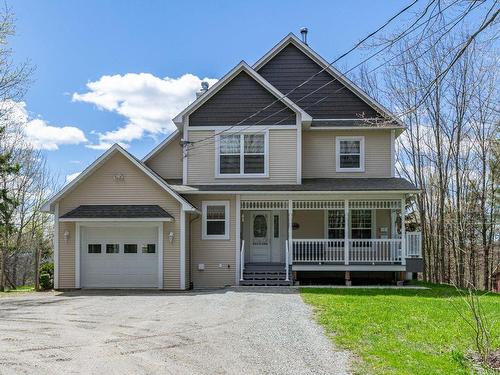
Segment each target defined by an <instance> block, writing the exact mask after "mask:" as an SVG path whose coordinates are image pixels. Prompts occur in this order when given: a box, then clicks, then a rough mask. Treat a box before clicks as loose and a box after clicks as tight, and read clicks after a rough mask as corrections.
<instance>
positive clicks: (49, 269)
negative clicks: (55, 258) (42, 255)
mask: <svg viewBox="0 0 500 375" xmlns="http://www.w3.org/2000/svg"><path fill="white" fill-rule="evenodd" d="M42 273H48V274H49V275H50V278H51V279H53V278H54V263H44V264H42V265H41V266H40V275H41V274H42Z"/></svg>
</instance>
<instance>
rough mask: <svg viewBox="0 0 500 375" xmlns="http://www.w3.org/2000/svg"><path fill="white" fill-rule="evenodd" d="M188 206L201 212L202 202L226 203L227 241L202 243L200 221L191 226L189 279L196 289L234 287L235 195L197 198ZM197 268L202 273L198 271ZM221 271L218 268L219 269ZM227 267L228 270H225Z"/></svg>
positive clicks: (200, 219)
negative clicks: (227, 210) (227, 206)
mask: <svg viewBox="0 0 500 375" xmlns="http://www.w3.org/2000/svg"><path fill="white" fill-rule="evenodd" d="M190 201H191V203H192V204H193V205H194V206H195V207H196V208H198V209H199V210H200V211H201V207H202V202H203V201H229V213H230V220H229V239H228V240H202V238H201V231H202V218H201V215H200V218H199V219H198V220H195V221H193V222H192V223H191V279H192V282H193V286H194V287H195V288H211V287H222V286H226V285H234V284H235V281H236V200H235V196H234V195H208V194H207V195H196V196H194V197H192V198H191V199H190ZM198 264H204V265H205V270H204V271H199V270H198ZM220 264H221V265H222V267H219V265H220ZM228 266H229V267H228Z"/></svg>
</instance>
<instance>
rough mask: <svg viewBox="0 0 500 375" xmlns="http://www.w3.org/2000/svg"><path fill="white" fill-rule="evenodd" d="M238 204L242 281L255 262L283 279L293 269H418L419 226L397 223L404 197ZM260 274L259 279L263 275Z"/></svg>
mask: <svg viewBox="0 0 500 375" xmlns="http://www.w3.org/2000/svg"><path fill="white" fill-rule="evenodd" d="M238 205H239V207H237V210H238V211H239V213H238V215H237V216H238V218H239V223H237V224H239V227H240V242H239V243H240V248H239V261H240V266H239V267H240V268H239V271H240V283H241V284H248V282H247V281H248V280H249V276H250V273H251V272H249V270H254V269H255V268H256V267H257V268H258V266H259V264H262V265H267V271H269V272H271V271H272V272H274V276H276V275H279V276H282V279H279V280H282V281H292V275H293V274H294V273H295V272H302V271H331V272H332V271H344V272H351V271H353V272H356V271H364V272H367V271H369V272H370V271H373V272H378V271H384V272H387V271H390V272H401V273H402V272H417V271H419V264H420V263H421V239H420V232H406V228H405V226H404V225H401V223H404V222H405V198H404V197H402V198H398V199H371V200H359V199H342V200H339V199H337V200H333V199H331V200H330V199H328V200H327V199H324V200H312V199H311V200H306V199H288V200H250V199H244V198H241V199H240V201H239V202H238ZM417 263H418V264H417ZM269 267H271V268H269ZM259 276H261V281H262V280H264V279H266V277H267V276H268V275H267V274H266V273H265V272H264V273H262V274H260V275H259ZM347 276H348V274H347V273H346V279H347ZM250 281H251V280H250ZM252 285H253V284H252ZM256 285H257V284H256ZM260 285H262V284H260Z"/></svg>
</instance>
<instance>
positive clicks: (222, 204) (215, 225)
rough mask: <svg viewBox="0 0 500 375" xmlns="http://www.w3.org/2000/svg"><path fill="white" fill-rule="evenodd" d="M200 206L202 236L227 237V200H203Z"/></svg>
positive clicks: (212, 237)
mask: <svg viewBox="0 0 500 375" xmlns="http://www.w3.org/2000/svg"><path fill="white" fill-rule="evenodd" d="M202 206H203V207H202V216H203V233H202V238H203V239H205V240H211V239H222V240H227V239H229V201H209V202H203V204H202Z"/></svg>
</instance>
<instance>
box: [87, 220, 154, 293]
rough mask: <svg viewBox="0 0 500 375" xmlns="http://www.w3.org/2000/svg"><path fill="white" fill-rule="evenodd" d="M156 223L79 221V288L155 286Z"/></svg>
mask: <svg viewBox="0 0 500 375" xmlns="http://www.w3.org/2000/svg"><path fill="white" fill-rule="evenodd" d="M158 232H159V228H158V226H151V225H148V226H146V225H144V224H143V225H140V224H130V225H128V226H125V227H123V226H119V227H116V226H102V224H101V225H100V226H99V227H95V226H85V225H80V243H81V248H80V259H81V260H80V283H81V287H82V288H157V287H158V284H159V282H160V281H159V279H158V275H159V265H160V264H161V263H160V262H159V259H158V254H159V246H158Z"/></svg>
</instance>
